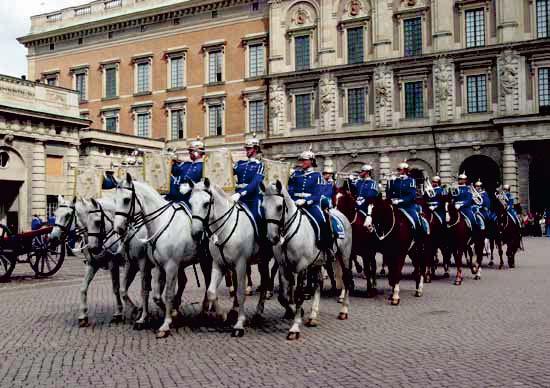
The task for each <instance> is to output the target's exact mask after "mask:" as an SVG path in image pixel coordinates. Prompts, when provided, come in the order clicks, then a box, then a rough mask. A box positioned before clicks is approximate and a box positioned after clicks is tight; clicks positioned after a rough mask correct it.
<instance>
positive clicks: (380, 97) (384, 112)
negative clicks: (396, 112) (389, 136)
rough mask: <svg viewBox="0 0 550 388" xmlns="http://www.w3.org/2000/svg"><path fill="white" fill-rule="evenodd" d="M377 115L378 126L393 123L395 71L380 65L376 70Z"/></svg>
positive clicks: (375, 108) (386, 125)
mask: <svg viewBox="0 0 550 388" xmlns="http://www.w3.org/2000/svg"><path fill="white" fill-rule="evenodd" d="M374 93H375V107H374V110H375V117H376V126H377V127H388V126H391V125H392V117H393V71H392V70H391V69H390V68H389V67H387V66H385V65H381V66H378V67H377V68H376V69H375V71H374Z"/></svg>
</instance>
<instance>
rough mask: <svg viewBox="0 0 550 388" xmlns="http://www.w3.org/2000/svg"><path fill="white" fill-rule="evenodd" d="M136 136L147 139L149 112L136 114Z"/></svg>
mask: <svg viewBox="0 0 550 388" xmlns="http://www.w3.org/2000/svg"><path fill="white" fill-rule="evenodd" d="M136 119H137V135H138V136H140V137H149V112H145V113H138V114H137V118H136Z"/></svg>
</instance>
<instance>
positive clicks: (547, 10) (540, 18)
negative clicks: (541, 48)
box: [537, 0, 550, 38]
mask: <svg viewBox="0 0 550 388" xmlns="http://www.w3.org/2000/svg"><path fill="white" fill-rule="evenodd" d="M549 16H550V0H537V37H538V38H548V37H549V36H550V25H549V24H548V19H550V17H549Z"/></svg>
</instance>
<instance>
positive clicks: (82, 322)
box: [78, 317, 90, 327]
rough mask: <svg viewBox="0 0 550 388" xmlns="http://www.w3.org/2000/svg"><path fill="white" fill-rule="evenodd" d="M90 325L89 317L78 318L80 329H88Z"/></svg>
mask: <svg viewBox="0 0 550 388" xmlns="http://www.w3.org/2000/svg"><path fill="white" fill-rule="evenodd" d="M88 326H90V323H89V322H88V317H86V318H78V327H88Z"/></svg>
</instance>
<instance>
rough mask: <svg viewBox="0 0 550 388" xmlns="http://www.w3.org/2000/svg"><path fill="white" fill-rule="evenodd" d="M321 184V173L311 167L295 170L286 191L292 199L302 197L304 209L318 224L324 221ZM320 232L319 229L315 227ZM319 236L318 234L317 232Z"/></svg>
mask: <svg viewBox="0 0 550 388" xmlns="http://www.w3.org/2000/svg"><path fill="white" fill-rule="evenodd" d="M322 192H323V184H322V178H321V174H320V173H318V172H317V171H314V170H313V169H309V170H306V171H304V170H302V169H298V170H295V171H294V172H293V173H292V175H291V176H290V178H289V180H288V193H289V194H290V196H291V197H292V199H293V200H294V201H296V200H298V199H304V200H305V201H306V205H305V206H304V209H305V210H306V211H307V212H308V213H309V214H310V215H311V216H312V217H313V219H314V220H315V222H316V223H317V224H318V225H322V224H323V223H324V222H325V217H324V215H323V212H322V210H321V206H320V205H321V195H322ZM317 232H318V233H320V229H319V228H317ZM318 236H319V234H318Z"/></svg>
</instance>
